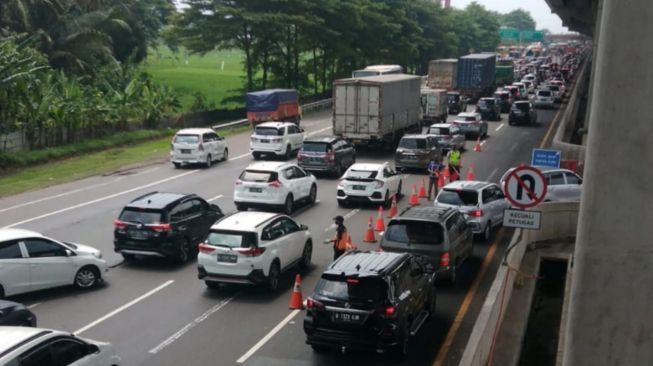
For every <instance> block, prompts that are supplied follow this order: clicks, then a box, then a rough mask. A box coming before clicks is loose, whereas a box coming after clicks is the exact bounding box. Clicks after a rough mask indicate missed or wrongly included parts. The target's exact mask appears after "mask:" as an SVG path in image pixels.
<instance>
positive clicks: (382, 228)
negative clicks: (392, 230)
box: [374, 205, 385, 231]
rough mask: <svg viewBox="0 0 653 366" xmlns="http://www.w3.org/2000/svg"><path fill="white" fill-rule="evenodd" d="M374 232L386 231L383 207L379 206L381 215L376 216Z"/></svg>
mask: <svg viewBox="0 0 653 366" xmlns="http://www.w3.org/2000/svg"><path fill="white" fill-rule="evenodd" d="M374 230H376V231H385V223H384V222H383V206H380V205H379V214H378V215H377V216H376V224H375V225H374Z"/></svg>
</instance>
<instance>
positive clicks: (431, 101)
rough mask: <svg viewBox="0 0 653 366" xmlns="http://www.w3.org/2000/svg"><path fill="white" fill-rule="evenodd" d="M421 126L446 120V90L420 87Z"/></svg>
mask: <svg viewBox="0 0 653 366" xmlns="http://www.w3.org/2000/svg"><path fill="white" fill-rule="evenodd" d="M421 94H422V98H421V104H422V118H421V120H420V122H421V124H422V127H424V126H430V125H432V124H434V123H442V122H446V121H447V91H446V90H444V89H432V88H422V92H421Z"/></svg>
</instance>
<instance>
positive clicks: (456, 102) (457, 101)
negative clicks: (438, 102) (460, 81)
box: [447, 92, 467, 114]
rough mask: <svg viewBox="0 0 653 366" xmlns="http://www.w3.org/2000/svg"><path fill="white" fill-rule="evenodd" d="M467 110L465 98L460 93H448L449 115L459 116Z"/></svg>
mask: <svg viewBox="0 0 653 366" xmlns="http://www.w3.org/2000/svg"><path fill="white" fill-rule="evenodd" d="M465 109H467V102H466V101H465V98H464V97H463V96H461V95H460V93H458V92H448V93H447V112H448V113H449V114H458V113H461V112H464V111H465Z"/></svg>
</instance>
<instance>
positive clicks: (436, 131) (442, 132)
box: [429, 127, 451, 136]
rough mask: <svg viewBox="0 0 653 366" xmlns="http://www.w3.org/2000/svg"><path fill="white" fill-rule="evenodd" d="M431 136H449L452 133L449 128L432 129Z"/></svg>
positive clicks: (430, 129)
mask: <svg viewBox="0 0 653 366" xmlns="http://www.w3.org/2000/svg"><path fill="white" fill-rule="evenodd" d="M429 134H431V135H445V136H448V135H450V134H451V131H449V129H448V128H447V127H431V128H429Z"/></svg>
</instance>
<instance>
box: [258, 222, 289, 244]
mask: <svg viewBox="0 0 653 366" xmlns="http://www.w3.org/2000/svg"><path fill="white" fill-rule="evenodd" d="M284 229H285V226H284V223H283V221H282V220H281V219H277V220H275V221H273V222H272V223H271V224H270V225H268V226H266V227H265V229H263V232H262V233H261V239H263V240H275V239H278V238H280V237H282V236H284V235H286V233H285V231H284Z"/></svg>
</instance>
